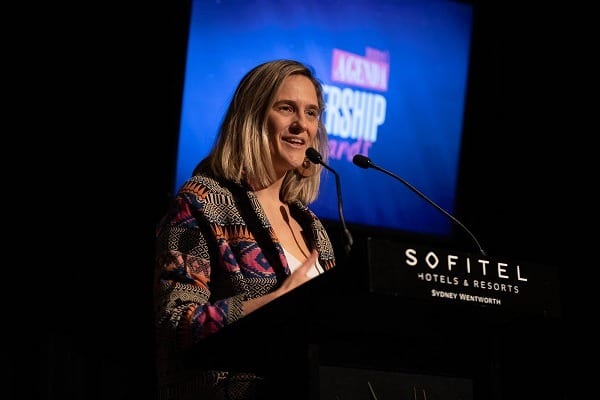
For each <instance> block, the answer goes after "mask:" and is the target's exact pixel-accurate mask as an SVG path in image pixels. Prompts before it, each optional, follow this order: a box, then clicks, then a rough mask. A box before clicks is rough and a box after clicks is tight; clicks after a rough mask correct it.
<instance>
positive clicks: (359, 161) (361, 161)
mask: <svg viewBox="0 0 600 400" xmlns="http://www.w3.org/2000/svg"><path fill="white" fill-rule="evenodd" d="M307 153H308V151H307ZM352 162H353V163H354V165H357V166H359V167H361V168H364V169H369V168H373V169H376V170H378V171H381V172H383V173H384V174H386V175H389V176H391V177H392V178H395V179H397V180H399V181H400V182H402V183H403V184H405V185H406V186H408V188H409V189H410V190H412V191H413V192H415V193H416V194H418V195H419V196H420V197H421V198H423V199H424V200H425V201H427V202H428V203H429V204H431V205H432V206H434V207H435V208H437V209H438V211H441V212H442V214H444V215H445V216H447V217H448V218H450V219H451V220H452V221H454V222H455V223H456V224H457V225H458V226H460V227H461V228H462V229H463V230H464V231H465V232H467V234H468V235H469V236H470V237H471V239H473V242H475V245H476V246H477V248H478V249H479V252H480V253H481V255H482V256H484V257H486V254H485V251H483V248H482V247H481V245H480V244H479V241H478V240H477V238H475V235H473V234H472V233H471V231H470V230H469V229H467V227H466V226H464V225H463V224H462V222H460V221H459V220H457V219H456V218H455V217H454V216H453V215H452V214H450V213H448V212H447V211H446V210H444V209H443V208H442V207H440V206H438V205H437V204H436V203H435V202H434V201H433V200H430V199H429V198H428V197H427V196H425V195H424V194H423V193H421V192H420V191H419V190H417V188H415V187H414V186H413V185H411V184H410V183H408V182H407V181H406V180H404V179H402V178H401V177H399V176H398V175H396V174H394V173H392V172H390V171H388V170H386V169H383V168H381V167H378V166H377V165H375V164H373V162H372V161H371V159H370V158H369V157H367V156H363V155H362V154H355V155H354V157H353V158H352Z"/></svg>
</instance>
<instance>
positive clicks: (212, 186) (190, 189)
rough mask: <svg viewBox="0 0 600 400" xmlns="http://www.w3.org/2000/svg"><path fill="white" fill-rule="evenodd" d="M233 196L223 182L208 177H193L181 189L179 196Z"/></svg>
mask: <svg viewBox="0 0 600 400" xmlns="http://www.w3.org/2000/svg"><path fill="white" fill-rule="evenodd" d="M210 193H214V194H222V195H231V190H230V189H229V188H228V185H226V184H225V183H224V182H223V181H221V180H218V179H216V178H213V177H211V176H208V175H193V176H191V177H190V178H188V179H187V180H186V181H185V182H184V183H183V185H181V187H180V188H179V194H188V195H189V194H191V195H195V196H197V197H206V196H207V195H208V194H210Z"/></svg>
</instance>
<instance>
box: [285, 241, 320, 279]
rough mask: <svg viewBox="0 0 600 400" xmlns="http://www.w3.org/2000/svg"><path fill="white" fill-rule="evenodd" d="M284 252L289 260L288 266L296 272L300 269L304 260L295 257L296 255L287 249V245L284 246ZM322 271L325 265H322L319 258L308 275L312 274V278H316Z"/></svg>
mask: <svg viewBox="0 0 600 400" xmlns="http://www.w3.org/2000/svg"><path fill="white" fill-rule="evenodd" d="M283 252H284V254H285V258H287V262H288V266H289V267H290V271H292V272H294V271H295V270H297V269H298V267H300V265H301V264H302V262H301V261H300V260H298V259H297V258H296V257H294V255H293V254H292V253H290V252H289V251H287V250H286V249H285V247H284V248H283ZM321 273H323V267H321V264H320V263H319V260H317V262H316V264H315V265H314V266H313V267H312V268H311V269H309V270H308V273H307V275H308V276H310V277H311V278H314V277H315V276H317V275H319V274H321Z"/></svg>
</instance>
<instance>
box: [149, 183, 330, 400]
mask: <svg viewBox="0 0 600 400" xmlns="http://www.w3.org/2000/svg"><path fill="white" fill-rule="evenodd" d="M289 206H290V213H291V214H292V216H293V217H294V218H295V219H296V220H297V221H298V222H299V224H300V225H301V227H302V229H303V230H304V231H305V232H307V233H308V235H306V237H308V238H309V241H310V247H312V248H316V249H317V250H318V253H319V262H320V264H321V266H322V267H323V268H324V269H325V270H328V269H330V268H333V267H334V266H335V257H334V253H333V247H332V244H331V241H330V239H329V236H328V235H327V232H326V231H325V229H324V227H323V225H322V224H321V222H320V221H319V219H318V218H317V217H316V216H315V214H314V213H313V212H312V211H311V210H310V209H309V208H308V207H307V206H306V205H304V204H302V203H301V202H293V203H291V204H290V205H289ZM289 274H290V269H289V267H288V264H287V261H286V258H285V256H284V252H283V249H282V247H281V245H280V244H279V241H278V239H277V237H276V236H275V233H274V231H273V230H272V228H271V226H270V224H269V221H268V220H267V218H266V216H265V213H264V211H263V209H262V207H261V205H260V203H259V202H258V199H257V198H256V195H255V194H254V192H253V191H252V190H250V189H249V188H248V187H247V186H244V185H243V184H239V183H234V182H228V181H218V180H216V179H213V178H210V177H206V176H193V177H192V178H190V179H189V180H188V181H187V182H186V183H185V184H184V185H183V186H182V187H181V189H180V190H179V192H178V193H177V195H176V197H175V199H174V202H173V204H172V207H171V208H170V210H169V211H168V212H167V214H166V215H165V216H164V218H163V219H162V220H161V221H160V223H159V224H158V227H157V236H156V270H155V288H154V291H155V306H156V310H155V318H156V326H157V374H158V376H157V378H158V398H159V399H193V398H197V399H200V398H203V399H204V398H210V397H208V396H207V395H206V393H208V392H210V391H211V390H213V389H215V388H218V387H219V385H221V386H222V385H223V384H224V382H227V381H228V380H229V381H234V380H235V377H234V376H233V374H228V373H227V372H222V371H202V370H197V371H195V370H192V369H190V367H189V366H186V365H184V362H183V358H184V354H185V352H186V350H187V349H190V348H193V347H194V345H196V344H197V343H198V342H199V341H201V340H202V339H203V338H206V337H207V336H209V335H212V334H215V333H216V332H218V331H219V330H220V329H222V328H223V327H224V326H227V325H229V324H231V323H233V322H235V321H237V320H238V319H240V318H241V315H242V302H243V301H244V300H247V299H251V298H255V297H258V296H262V295H264V294H266V293H268V292H271V291H273V290H274V289H275V288H276V287H277V286H278V285H280V284H281V282H282V280H284V279H285V278H286V276H288V275H289ZM236 345H241V343H232V346H236ZM256 378H257V379H258V377H256ZM245 380H247V376H246V377H245ZM229 383H230V384H231V382H229ZM231 386H232V387H233V386H234V385H233V384H231ZM232 390H237V391H239V392H240V393H241V392H243V391H244V390H245V389H244V388H238V389H232ZM203 396H204V397H203ZM232 397H234V398H235V396H232ZM239 398H245V397H243V396H242V395H240V397H239Z"/></svg>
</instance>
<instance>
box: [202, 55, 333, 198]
mask: <svg viewBox="0 0 600 400" xmlns="http://www.w3.org/2000/svg"><path fill="white" fill-rule="evenodd" d="M290 75H302V76H305V77H307V78H308V79H310V81H311V82H312V83H313V85H314V86H315V90H316V92H317V99H318V106H319V124H318V129H317V135H316V136H315V138H314V142H313V143H311V144H310V146H311V147H314V148H315V149H316V150H317V151H319V153H321V156H322V158H323V162H327V152H328V142H327V131H326V130H325V126H324V124H323V121H322V120H323V119H322V115H323V112H324V110H325V100H324V97H323V88H322V86H321V83H320V81H319V80H318V79H317V78H316V76H315V75H314V73H313V71H312V69H311V68H310V67H308V66H307V65H305V64H302V63H300V62H298V61H294V60H274V61H269V62H265V63H263V64H260V65H258V66H256V67H254V68H253V69H252V70H250V71H249V72H248V73H247V74H246V75H244V77H243V78H242V80H241V81H240V83H239V84H238V86H237V88H236V90H235V92H234V95H233V99H232V100H231V102H230V104H229V107H228V109H227V112H226V113H225V116H224V118H223V121H222V123H221V126H220V128H219V131H218V133H217V138H216V141H215V144H214V146H213V147H212V149H211V151H210V153H209V154H208V156H207V157H206V158H205V159H204V160H202V161H201V162H200V164H199V165H198V166H197V167H196V169H195V171H194V174H198V173H205V172H210V173H212V175H214V176H216V177H221V178H225V179H228V180H232V181H235V182H240V181H242V180H244V181H246V182H248V183H249V184H250V185H251V186H252V188H253V189H261V188H264V187H266V186H269V185H270V184H272V183H273V182H274V181H275V180H276V175H275V170H274V169H273V162H272V159H271V149H270V144H269V139H268V134H267V114H268V112H269V110H270V108H271V106H272V105H273V103H274V98H275V95H276V94H277V91H278V90H279V88H280V86H281V85H282V83H283V81H284V80H285V78H287V77H289V76H290ZM311 168H314V169H315V173H313V174H311V175H310V176H302V175H301V174H300V173H299V172H297V171H296V170H292V171H288V172H287V174H286V176H285V178H284V180H283V184H282V187H281V192H280V198H281V200H282V201H284V202H288V203H289V202H292V201H294V200H299V201H301V202H302V203H304V204H309V203H311V202H313V201H314V200H315V199H316V198H317V195H318V191H319V185H320V182H321V171H322V166H321V165H312V166H311Z"/></svg>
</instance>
